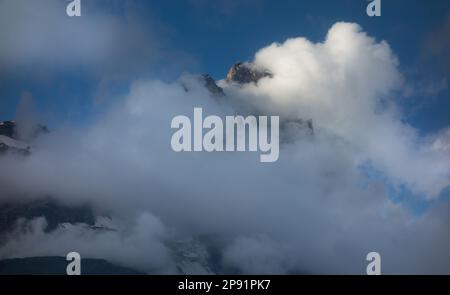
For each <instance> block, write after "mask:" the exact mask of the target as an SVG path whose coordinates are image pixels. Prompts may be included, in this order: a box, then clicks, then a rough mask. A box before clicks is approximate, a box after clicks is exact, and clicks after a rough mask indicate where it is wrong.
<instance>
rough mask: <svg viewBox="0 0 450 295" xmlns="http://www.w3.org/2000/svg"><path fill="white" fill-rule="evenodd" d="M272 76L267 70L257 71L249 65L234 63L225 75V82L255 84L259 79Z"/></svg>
mask: <svg viewBox="0 0 450 295" xmlns="http://www.w3.org/2000/svg"><path fill="white" fill-rule="evenodd" d="M264 77H269V78H272V77H273V75H272V73H270V72H269V71H267V70H262V69H258V68H257V67H256V66H254V65H253V64H251V63H243V62H238V63H235V64H234V65H233V66H232V67H231V69H230V70H229V71H228V74H227V82H237V83H239V84H246V83H257V82H258V81H259V80H260V79H261V78H264Z"/></svg>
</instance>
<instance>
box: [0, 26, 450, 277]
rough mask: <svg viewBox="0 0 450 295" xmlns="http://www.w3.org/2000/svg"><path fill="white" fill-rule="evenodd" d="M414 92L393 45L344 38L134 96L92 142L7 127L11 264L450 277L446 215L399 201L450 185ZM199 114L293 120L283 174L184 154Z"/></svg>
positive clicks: (434, 196) (113, 110)
mask: <svg viewBox="0 0 450 295" xmlns="http://www.w3.org/2000/svg"><path fill="white" fill-rule="evenodd" d="M403 87H404V76H403V74H402V73H401V72H400V69H399V62H398V59H397V57H396V55H395V54H394V52H393V51H392V50H391V47H390V46H389V44H388V42H386V41H378V40H376V39H375V38H372V37H370V36H368V34H366V33H365V32H364V31H363V29H362V28H361V27H360V26H359V25H357V24H354V23H343V22H339V23H336V24H335V25H333V26H332V27H331V28H330V29H329V31H328V34H327V35H326V37H325V38H324V40H323V41H321V42H312V41H310V40H308V39H306V38H303V37H297V38H290V39H288V40H286V41H285V42H284V43H273V44H270V45H268V46H266V47H264V48H262V49H260V50H259V51H257V52H256V54H255V56H254V59H253V60H251V61H248V62H238V63H236V64H234V65H232V66H231V68H230V70H229V72H228V74H227V73H224V79H222V80H218V81H215V80H214V79H213V78H212V77H211V76H210V75H206V74H205V75H196V74H195V75H190V74H186V75H183V76H182V77H180V79H179V80H178V81H175V82H173V83H167V82H163V81H160V80H155V79H139V80H136V81H134V82H133V83H131V85H130V87H129V91H128V92H127V93H126V94H125V95H123V97H121V98H120V99H118V100H117V101H116V102H114V103H112V104H111V105H108V107H107V109H106V110H104V112H103V113H102V114H101V115H100V116H99V117H98V118H96V120H95V121H94V122H92V123H91V124H90V125H89V126H81V127H80V126H67V125H66V126H61V127H56V128H52V129H51V130H50V131H49V130H48V129H47V128H45V127H43V125H36V124H46V122H33V124H34V125H32V126H34V127H32V128H26V130H27V132H26V134H27V136H25V137H23V136H22V137H21V136H18V135H17V131H16V128H15V124H16V123H15V122H12V121H4V122H3V123H0V187H1V190H0V216H1V217H0V232H1V237H2V238H1V239H0V259H2V260H6V259H15V258H26V257H28V258H30V257H47V259H50V258H49V257H64V256H65V255H66V254H67V253H69V252H72V251H76V252H79V253H80V254H81V256H82V257H83V258H86V259H103V260H106V261H107V262H108V263H112V264H113V265H115V266H120V267H124V268H126V269H128V270H130V269H132V270H133V271H135V272H145V273H151V274H154V273H162V274H165V273H187V274H210V273H219V274H220V273H244V274H255V273H257V274H287V273H314V274H330V273H331V274H361V273H363V272H364V271H365V263H366V261H365V256H366V254H367V253H369V252H371V251H378V252H380V253H383V272H384V273H385V274H388V273H391V274H394V273H450V256H449V253H448V247H449V246H450V234H449V233H450V232H449V231H448V225H449V215H448V205H449V204H448V201H445V200H444V201H441V202H442V203H440V206H435V207H433V206H432V207H431V208H430V209H429V210H428V211H427V212H425V213H424V214H423V215H420V216H418V215H417V214H416V213H415V212H413V211H412V210H411V209H410V208H408V207H407V206H406V205H405V204H403V203H402V202H398V201H396V200H395V199H394V198H392V195H391V193H392V192H396V193H399V192H402V191H407V192H409V193H411V194H414V195H417V196H419V197H420V198H422V199H423V200H425V201H430V202H437V200H441V198H440V197H441V196H442V194H443V193H445V191H446V189H448V187H449V185H450V178H449V175H450V153H449V150H448V148H447V145H445V144H444V143H445V142H447V141H446V138H447V133H448V132H447V133H445V132H442V133H439V134H436V135H435V136H432V137H426V138H424V137H422V136H421V135H420V134H418V132H417V131H416V130H415V129H414V128H413V127H411V126H409V125H408V124H406V123H404V121H403V120H402V116H401V113H400V110H399V109H398V108H397V107H396V104H395V100H394V99H393V98H394V97H395V96H396V95H399V93H401V92H402V88H403ZM195 107H202V108H203V110H204V113H205V114H211V115H217V116H222V117H223V116H227V115H235V114H240V115H278V116H280V126H281V127H280V133H281V134H280V138H281V147H280V157H279V160H278V161H277V162H274V163H270V164H262V163H260V162H259V161H258V160H257V155H256V154H255V153H238V152H237V153H206V152H204V153H175V152H174V151H173V150H172V149H171V148H170V138H171V136H172V133H173V130H172V129H171V128H170V122H171V120H172V118H173V117H174V116H177V115H186V116H192V112H193V109H194V108H195ZM20 123H21V122H20V121H19V120H18V121H17V124H18V125H19V124H20ZM36 126H37V127H36ZM30 130H31V131H32V132H30ZM33 130H34V131H33ZM437 237H438V238H437ZM430 253H433V254H432V255H430ZM33 259H35V258H33ZM25 261H27V260H25ZM9 263H11V261H10V260H6V262H0V271H1V267H2V265H8V264H9ZM20 263H23V261H22V262H20ZM12 269H14V268H12Z"/></svg>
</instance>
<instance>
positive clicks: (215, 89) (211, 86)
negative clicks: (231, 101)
mask: <svg viewBox="0 0 450 295" xmlns="http://www.w3.org/2000/svg"><path fill="white" fill-rule="evenodd" d="M201 79H202V80H203V85H205V87H206V88H207V89H208V90H209V92H211V94H213V95H218V96H223V95H225V93H224V92H223V89H222V87H219V86H217V84H216V81H214V79H213V78H212V77H211V76H210V75H208V74H203V75H202V76H201Z"/></svg>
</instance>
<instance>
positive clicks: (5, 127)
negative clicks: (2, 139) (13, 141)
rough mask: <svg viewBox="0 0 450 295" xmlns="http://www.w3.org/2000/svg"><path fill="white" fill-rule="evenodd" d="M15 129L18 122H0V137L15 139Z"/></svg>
mask: <svg viewBox="0 0 450 295" xmlns="http://www.w3.org/2000/svg"><path fill="white" fill-rule="evenodd" d="M15 128H16V122H14V121H3V122H0V135H4V136H8V137H11V138H14V136H15V135H14V133H15Z"/></svg>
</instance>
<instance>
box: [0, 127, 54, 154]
mask: <svg viewBox="0 0 450 295" xmlns="http://www.w3.org/2000/svg"><path fill="white" fill-rule="evenodd" d="M17 129H18V128H17V123H16V122H15V121H3V122H0V154H2V153H6V152H12V153H16V154H21V155H28V154H29V153H30V146H29V145H28V143H27V142H26V141H28V140H30V141H32V140H33V139H35V138H36V137H38V136H39V135H40V134H45V133H49V132H50V131H49V130H48V129H47V127H45V126H43V125H40V124H39V125H36V126H35V127H33V128H32V130H31V133H30V134H28V137H27V139H26V140H25V141H24V140H23V138H21V137H20V136H19V134H18V133H19V132H18V130H17Z"/></svg>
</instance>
